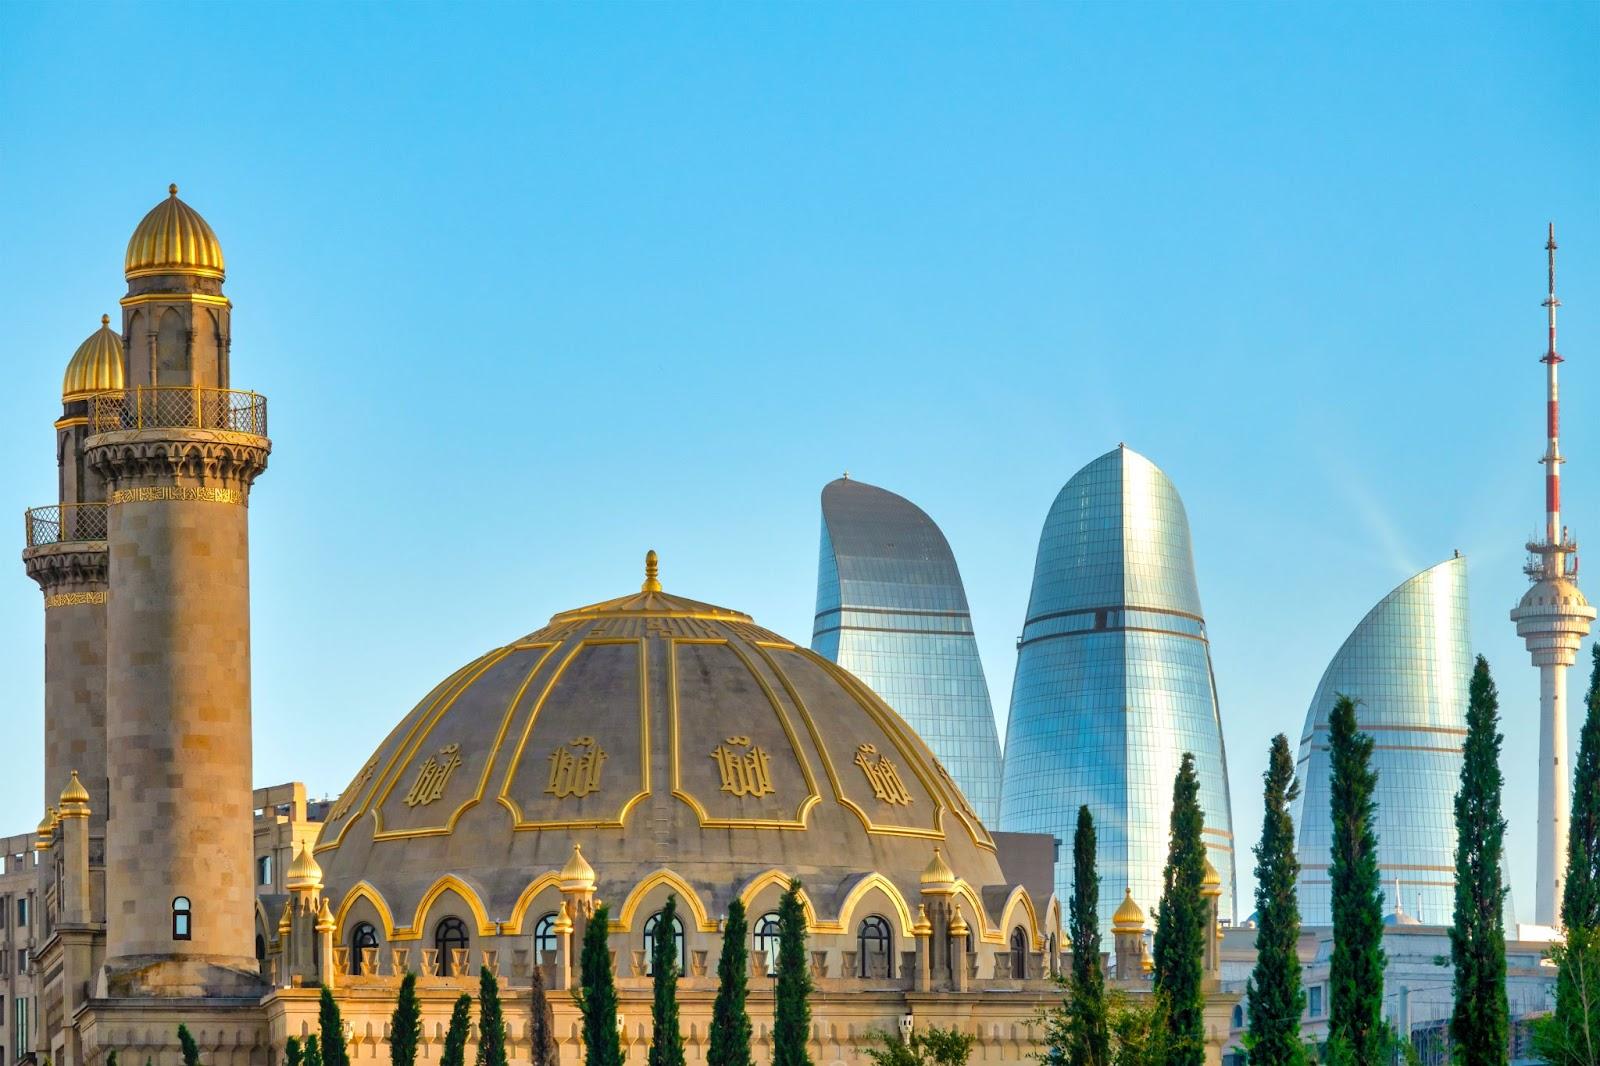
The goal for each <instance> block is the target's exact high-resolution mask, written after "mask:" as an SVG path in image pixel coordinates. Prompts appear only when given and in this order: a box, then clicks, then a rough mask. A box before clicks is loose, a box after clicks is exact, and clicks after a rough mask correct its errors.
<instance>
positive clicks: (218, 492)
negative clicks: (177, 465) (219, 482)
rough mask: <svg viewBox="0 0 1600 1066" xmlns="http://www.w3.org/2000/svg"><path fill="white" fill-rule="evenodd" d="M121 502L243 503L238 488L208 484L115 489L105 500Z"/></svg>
mask: <svg viewBox="0 0 1600 1066" xmlns="http://www.w3.org/2000/svg"><path fill="white" fill-rule="evenodd" d="M107 502H109V503H110V504H112V505H113V506H115V505H117V504H123V503H232V504H238V505H240V506H243V505H244V502H245V494H244V493H243V492H242V491H240V490H239V489H218V488H213V487H211V486H210V485H155V486H152V487H149V488H137V489H117V490H116V491H114V492H113V493H112V494H111V498H110V499H109V500H108V501H107Z"/></svg>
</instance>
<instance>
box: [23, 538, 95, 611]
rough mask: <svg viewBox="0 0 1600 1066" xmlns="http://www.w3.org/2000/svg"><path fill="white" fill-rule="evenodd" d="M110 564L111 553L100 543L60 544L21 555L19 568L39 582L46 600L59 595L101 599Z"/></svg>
mask: <svg viewBox="0 0 1600 1066" xmlns="http://www.w3.org/2000/svg"><path fill="white" fill-rule="evenodd" d="M110 563H111V553H110V552H109V551H108V550H107V549H106V542H105V541H103V540H67V541H60V542H58V543H55V544H41V545H39V546H38V547H35V548H27V549H24V550H23V552H22V565H23V567H24V568H25V569H26V570H27V571H28V576H29V577H31V578H33V579H34V580H35V581H37V582H38V583H39V588H40V589H41V590H42V591H43V592H44V594H45V598H46V600H47V601H48V600H49V599H50V598H51V597H60V596H78V595H83V596H86V597H92V596H95V595H100V596H104V595H105V592H106V588H107V574H108V571H109V569H110ZM79 602H83V603H89V602H92V601H91V600H90V599H83V600H81V601H79ZM101 602H103V601H101Z"/></svg>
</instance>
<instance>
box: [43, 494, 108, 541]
mask: <svg viewBox="0 0 1600 1066" xmlns="http://www.w3.org/2000/svg"><path fill="white" fill-rule="evenodd" d="M23 519H24V522H25V524H26V525H27V535H28V547H30V548H42V547H45V546H46V545H50V544H71V543H82V542H84V541H94V540H105V539H106V505H105V504H104V503H58V504H52V505H51V506H49V507H32V508H29V509H28V510H27V511H26V512H24V514H23Z"/></svg>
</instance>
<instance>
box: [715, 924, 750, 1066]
mask: <svg viewBox="0 0 1600 1066" xmlns="http://www.w3.org/2000/svg"><path fill="white" fill-rule="evenodd" d="M749 930H750V926H749V923H748V922H747V920H746V918H745V913H744V903H743V902H742V901H740V900H739V899H737V898H735V899H734V901H733V902H732V903H730V904H728V920H727V922H726V923H725V924H724V926H723V930H722V954H721V956H720V957H719V958H718V959H717V999H716V1002H715V1003H714V1004H712V1007H711V1038H710V1039H711V1044H710V1047H708V1048H707V1049H706V1066H751V1059H750V1013H749V1011H748V1010H747V1009H746V1007H745V994H746V992H747V990H748V985H749V980H750V961H749V949H748V948H747V947H746V946H745V941H746V938H747V937H748V936H749Z"/></svg>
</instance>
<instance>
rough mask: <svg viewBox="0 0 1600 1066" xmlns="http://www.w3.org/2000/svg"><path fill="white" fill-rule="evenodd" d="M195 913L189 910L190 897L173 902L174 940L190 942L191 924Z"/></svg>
mask: <svg viewBox="0 0 1600 1066" xmlns="http://www.w3.org/2000/svg"><path fill="white" fill-rule="evenodd" d="M193 918H194V912H193V911H192V910H190V909H189V897H188V896H179V897H178V898H177V899H174V900H173V901H172V939H174V940H188V939H189V931H190V930H189V927H190V922H191V920H192V919H193Z"/></svg>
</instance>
